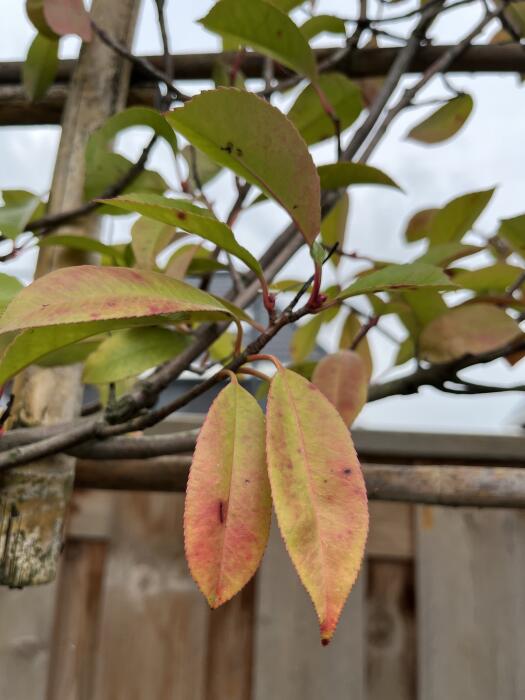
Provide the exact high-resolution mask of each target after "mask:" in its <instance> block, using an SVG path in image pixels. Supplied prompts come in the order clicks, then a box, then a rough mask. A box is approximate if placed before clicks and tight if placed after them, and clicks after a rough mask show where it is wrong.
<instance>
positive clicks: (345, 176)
mask: <svg viewBox="0 0 525 700" xmlns="http://www.w3.org/2000/svg"><path fill="white" fill-rule="evenodd" d="M317 170H318V172H319V177H320V179H321V188H322V189H323V190H338V189H339V188H340V187H350V185H385V186H386V187H395V188H396V189H401V188H400V187H399V185H398V184H397V183H396V182H394V180H392V178H391V177H389V176H388V175H386V174H385V173H384V172H383V171H382V170H379V168H374V167H372V166H371V165H364V164H363V163H331V164H329V165H320V166H319V168H318V169H317Z"/></svg>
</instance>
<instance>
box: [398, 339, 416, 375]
mask: <svg viewBox="0 0 525 700" xmlns="http://www.w3.org/2000/svg"><path fill="white" fill-rule="evenodd" d="M415 354H416V346H415V345H414V338H413V337H412V336H411V335H409V336H407V337H406V338H405V339H404V340H403V342H402V343H401V344H400V346H399V348H398V351H397V355H396V359H395V361H394V367H399V366H400V365H404V364H405V362H408V361H409V360H411V359H412V358H413V357H414V356H415Z"/></svg>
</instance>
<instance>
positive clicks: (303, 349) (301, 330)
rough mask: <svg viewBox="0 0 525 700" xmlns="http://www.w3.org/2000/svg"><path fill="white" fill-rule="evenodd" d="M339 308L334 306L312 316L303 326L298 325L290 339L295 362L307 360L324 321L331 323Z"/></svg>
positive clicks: (291, 352)
mask: <svg viewBox="0 0 525 700" xmlns="http://www.w3.org/2000/svg"><path fill="white" fill-rule="evenodd" d="M338 311H339V309H338V308H337V307H332V308H331V309H327V310H326V311H320V312H319V313H317V314H315V315H314V316H312V318H311V319H309V320H308V321H307V322H306V323H303V325H302V326H297V328H296V330H295V331H294V333H293V335H292V339H291V341H290V355H291V357H292V360H293V362H294V363H295V364H299V363H301V362H303V361H304V360H306V358H307V357H308V356H309V355H310V353H311V352H312V351H313V349H314V348H315V341H316V340H317V336H318V334H319V331H320V330H321V326H322V325H323V323H329V322H330V321H332V320H333V318H334V317H335V316H336V315H337V312H338Z"/></svg>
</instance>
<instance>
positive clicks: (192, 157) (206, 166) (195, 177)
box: [181, 144, 222, 189]
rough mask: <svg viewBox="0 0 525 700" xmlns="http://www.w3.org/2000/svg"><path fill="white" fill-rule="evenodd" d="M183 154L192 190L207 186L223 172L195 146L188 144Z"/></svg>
mask: <svg viewBox="0 0 525 700" xmlns="http://www.w3.org/2000/svg"><path fill="white" fill-rule="evenodd" d="M181 153H182V155H183V156H184V160H185V161H186V163H187V164H188V173H189V174H188V182H189V183H190V187H191V188H192V189H197V188H199V187H200V185H206V184H207V183H208V182H210V181H211V180H213V178H214V177H216V176H217V175H218V174H219V173H220V172H221V170H222V168H221V166H220V165H217V163H215V161H213V160H212V159H211V158H209V157H208V156H207V155H206V153H203V152H202V151H199V149H198V148H195V146H190V145H189V144H188V145H187V146H184V148H183V149H182V151H181Z"/></svg>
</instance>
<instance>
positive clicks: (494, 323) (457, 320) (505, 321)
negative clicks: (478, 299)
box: [419, 303, 521, 363]
mask: <svg viewBox="0 0 525 700" xmlns="http://www.w3.org/2000/svg"><path fill="white" fill-rule="evenodd" d="M519 335H521V331H520V327H519V325H518V324H517V323H516V321H514V320H513V319H512V318H511V317H510V316H509V315H508V314H506V313H505V311H504V310H503V309H501V308H499V307H497V306H493V305H492V304H483V303H480V304H466V305H464V306H458V307H456V308H454V309H450V311H447V312H446V313H444V314H442V315H441V316H438V317H437V318H436V319H434V320H433V321H431V322H430V323H429V324H428V326H426V327H425V328H424V329H423V331H422V333H421V335H420V336H419V349H420V353H421V356H422V357H423V358H424V359H425V360H428V361H429V362H436V363H439V362H449V361H451V360H456V359H458V358H460V357H463V356H465V355H477V354H478V353H483V352H491V351H492V350H497V349H498V348H500V347H503V346H504V345H506V344H507V343H509V342H511V341H512V340H514V339H515V338H517V337H518V336H519Z"/></svg>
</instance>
